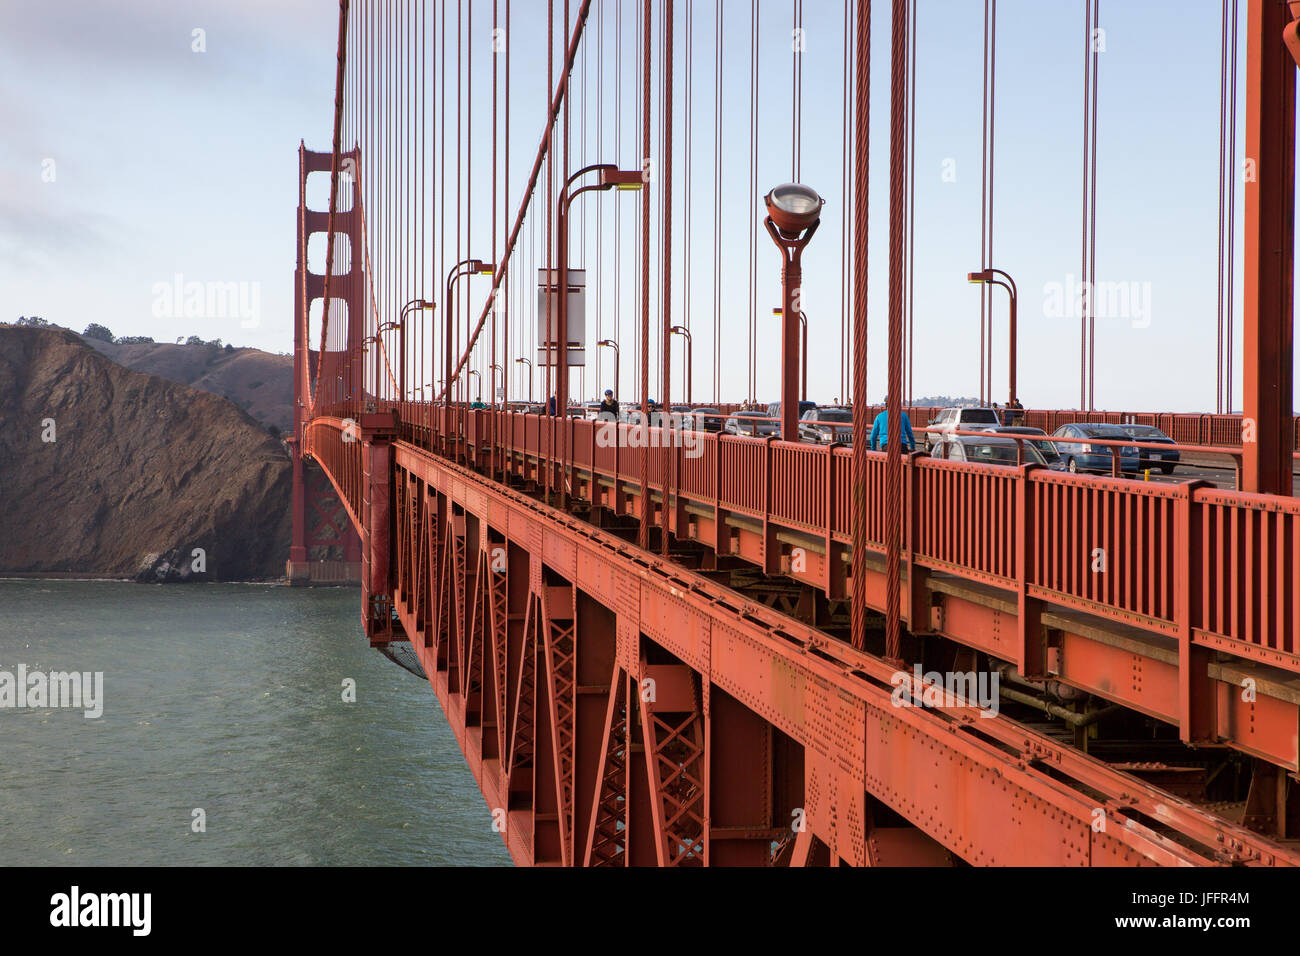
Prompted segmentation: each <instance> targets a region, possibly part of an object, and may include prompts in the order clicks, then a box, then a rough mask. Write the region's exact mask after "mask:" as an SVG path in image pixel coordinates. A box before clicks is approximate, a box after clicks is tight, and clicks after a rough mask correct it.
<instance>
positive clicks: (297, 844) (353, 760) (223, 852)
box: [0, 581, 510, 865]
mask: <svg viewBox="0 0 1300 956" xmlns="http://www.w3.org/2000/svg"><path fill="white" fill-rule="evenodd" d="M359 621H360V592H359V591H357V590H356V589H337V590H335V589H290V588H285V587H273V586H262V585H217V584H212V585H193V586H167V587H159V586H146V585H138V584H126V583H114V582H87V581H0V672H5V671H8V672H10V673H15V672H16V671H17V668H18V665H19V664H25V665H26V667H27V669H28V671H29V672H33V671H38V672H42V673H48V672H51V671H73V670H75V671H90V672H94V671H102V672H103V673H104V689H103V697H104V711H103V716H102V717H100V718H98V719H94V720H88V719H86V718H85V717H84V716H83V714H82V712H81V711H79V710H71V709H58V710H55V709H51V708H49V707H46V708H42V709H31V708H26V709H18V708H14V707H9V708H0V864H38V865H40V864H80V865H117V864H162V865H167V864H184V865H198V864H217V865H220V864H317V865H370V864H390V863H391V864H397V863H401V864H450V865H504V864H509V862H510V860H509V856H508V855H507V854H506V851H505V848H504V847H503V846H502V843H501V839H500V836H499V835H498V834H496V833H493V832H492V828H491V822H492V821H491V816H490V814H489V812H488V809H487V807H486V805H485V804H484V802H483V798H482V796H481V795H480V794H479V791H478V788H477V786H476V785H475V783H474V779H473V777H472V776H471V775H470V773H469V770H468V769H467V768H466V766H465V762H464V759H463V758H462V756H461V753H460V750H459V748H458V747H457V746H456V741H455V738H454V737H453V736H452V734H451V731H450V730H449V728H448V727H447V725H446V723H445V721H444V720H443V717H442V713H441V711H440V710H439V707H438V702H437V698H436V697H435V696H434V694H433V691H432V690H431V689H430V687H429V686H428V684H427V683H426V682H425V681H423V680H420V679H417V678H415V677H413V676H412V675H411V674H409V673H407V672H406V671H404V670H402V669H400V668H398V667H397V666H395V665H394V664H392V663H390V662H389V661H388V660H386V659H385V658H383V657H382V656H380V654H379V653H378V652H376V651H374V650H371V649H370V648H369V647H368V646H367V645H366V641H365V638H364V637H363V636H362V634H361V629H360V623H359ZM348 678H351V679H352V680H354V681H355V682H356V703H345V702H344V701H343V699H342V698H343V682H344V680H345V679H348ZM197 808H201V809H202V810H203V811H204V812H205V814H206V823H207V832H206V833H195V832H192V829H191V821H192V820H193V819H194V817H193V811H194V810H195V809H197Z"/></svg>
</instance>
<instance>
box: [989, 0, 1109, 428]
mask: <svg viewBox="0 0 1300 956" xmlns="http://www.w3.org/2000/svg"><path fill="white" fill-rule="evenodd" d="M1100 17H1101V0H1093V4H1092V136H1091V140H1092V157H1091V159H1090V160H1089V162H1088V176H1089V182H1088V190H1089V198H1088V203H1089V209H1088V289H1089V295H1088V410H1089V411H1092V410H1094V409H1095V408H1096V406H1097V374H1096V373H1097V295H1096V290H1097V90H1098V86H1099V78H1098V73H1097V67H1098V65H1099V63H1098V56H1099V54H1100V49H1099V47H1100V44H1099V43H1098V36H1099V34H1098V23H1099V21H1100ZM990 291H992V290H990Z"/></svg>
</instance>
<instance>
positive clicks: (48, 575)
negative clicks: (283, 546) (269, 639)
mask: <svg viewBox="0 0 1300 956" xmlns="http://www.w3.org/2000/svg"><path fill="white" fill-rule="evenodd" d="M0 581H108V582H116V583H118V584H157V585H164V584H181V585H189V584H274V585H283V586H288V583H289V582H288V580H287V579H286V578H250V579H247V580H242V581H233V580H232V581H138V580H136V579H135V578H124V577H121V576H119V575H116V574H95V573H94V572H91V571H0Z"/></svg>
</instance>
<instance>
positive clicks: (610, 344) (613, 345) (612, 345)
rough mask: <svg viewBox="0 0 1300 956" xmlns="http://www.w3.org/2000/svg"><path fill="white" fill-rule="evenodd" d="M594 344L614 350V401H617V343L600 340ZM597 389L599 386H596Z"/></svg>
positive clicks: (611, 340) (609, 340)
mask: <svg viewBox="0 0 1300 956" xmlns="http://www.w3.org/2000/svg"><path fill="white" fill-rule="evenodd" d="M596 344H597V345H598V346H600V345H603V346H604V347H605V348H609V349H613V350H614V398H615V400H617V399H618V386H619V378H618V343H617V342H615V341H614V340H613V339H601V340H600V341H599V342H597V343H596ZM598 387H599V386H598Z"/></svg>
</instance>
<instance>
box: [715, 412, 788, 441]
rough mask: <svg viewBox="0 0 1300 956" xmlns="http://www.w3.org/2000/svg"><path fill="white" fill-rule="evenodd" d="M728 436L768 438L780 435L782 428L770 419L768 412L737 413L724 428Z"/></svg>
mask: <svg viewBox="0 0 1300 956" xmlns="http://www.w3.org/2000/svg"><path fill="white" fill-rule="evenodd" d="M722 431H723V434H726V435H749V436H751V437H753V438H767V437H769V436H771V435H776V434H779V433H780V431H781V426H780V424H778V423H777V422H774V421H772V420H770V419H769V418H768V415H767V413H766V412H736V414H734V415H732V416H731V417H730V418H728V419H727V421H726V423H725V424H724V425H723V426H722Z"/></svg>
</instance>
